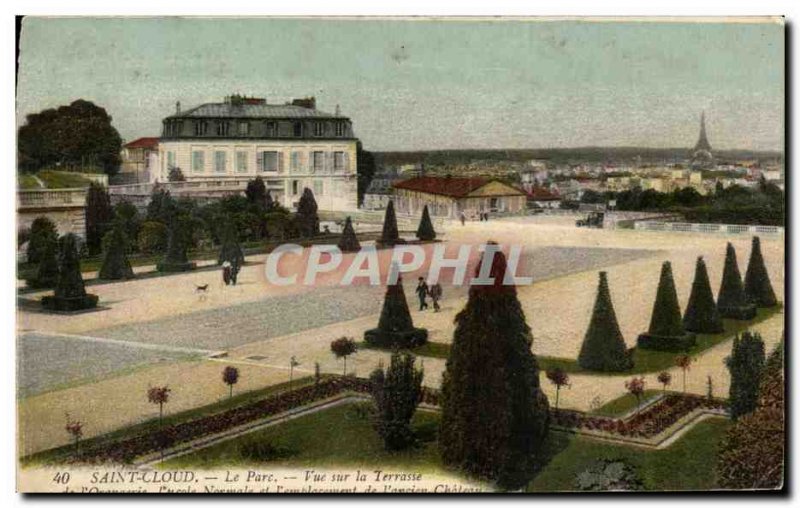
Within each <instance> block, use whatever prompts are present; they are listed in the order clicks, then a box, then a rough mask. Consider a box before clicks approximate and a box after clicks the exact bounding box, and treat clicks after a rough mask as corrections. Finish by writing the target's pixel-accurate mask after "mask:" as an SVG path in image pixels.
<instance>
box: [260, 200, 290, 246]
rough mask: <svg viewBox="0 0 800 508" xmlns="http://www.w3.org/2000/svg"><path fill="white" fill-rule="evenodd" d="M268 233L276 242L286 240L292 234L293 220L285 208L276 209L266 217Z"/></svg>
mask: <svg viewBox="0 0 800 508" xmlns="http://www.w3.org/2000/svg"><path fill="white" fill-rule="evenodd" d="M264 221H265V223H266V229H267V233H268V234H269V237H270V238H273V239H275V240H281V241H283V240H285V239H286V238H287V236H289V235H290V234H291V232H292V218H291V215H290V214H289V211H288V210H286V209H285V208H276V209H275V210H274V211H272V212H268V213H267V214H266V215H265V216H264Z"/></svg>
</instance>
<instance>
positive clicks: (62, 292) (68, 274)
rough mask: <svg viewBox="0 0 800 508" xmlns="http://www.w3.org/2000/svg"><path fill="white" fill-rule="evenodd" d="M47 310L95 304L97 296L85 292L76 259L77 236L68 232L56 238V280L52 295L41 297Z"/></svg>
mask: <svg viewBox="0 0 800 508" xmlns="http://www.w3.org/2000/svg"><path fill="white" fill-rule="evenodd" d="M42 305H43V306H44V307H45V308H46V309H49V310H56V311H77V310H84V309H90V308H93V307H96V306H97V296H96V295H91V294H88V293H86V288H85V287H84V284H83V277H82V276H81V266H80V261H79V259H78V238H77V237H76V236H75V235H74V234H72V233H68V234H66V235H64V236H62V237H61V238H60V239H59V240H58V282H57V283H56V287H55V294H54V295H53V296H45V297H43V298H42Z"/></svg>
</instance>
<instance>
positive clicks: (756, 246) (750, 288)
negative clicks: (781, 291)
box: [744, 236, 778, 307]
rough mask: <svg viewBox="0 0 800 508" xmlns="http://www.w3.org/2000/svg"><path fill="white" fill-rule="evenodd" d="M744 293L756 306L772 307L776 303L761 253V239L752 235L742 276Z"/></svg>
mask: <svg viewBox="0 0 800 508" xmlns="http://www.w3.org/2000/svg"><path fill="white" fill-rule="evenodd" d="M744 294H745V297H746V298H747V301H748V302H749V303H752V304H754V305H755V306H756V307H774V306H776V305H778V299H777V298H775V291H774V290H773V289H772V283H771V282H770V281H769V273H768V272H767V266H766V265H765V264H764V256H762V255H761V239H759V238H758V237H757V236H754V237H753V247H752V249H751V250H750V261H749V262H748V263H747V272H745V276H744Z"/></svg>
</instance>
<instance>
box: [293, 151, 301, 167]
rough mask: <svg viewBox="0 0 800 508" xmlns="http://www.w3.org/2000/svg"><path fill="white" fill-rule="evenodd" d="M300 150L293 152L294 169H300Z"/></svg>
mask: <svg viewBox="0 0 800 508" xmlns="http://www.w3.org/2000/svg"><path fill="white" fill-rule="evenodd" d="M300 164H301V162H300V152H292V171H300Z"/></svg>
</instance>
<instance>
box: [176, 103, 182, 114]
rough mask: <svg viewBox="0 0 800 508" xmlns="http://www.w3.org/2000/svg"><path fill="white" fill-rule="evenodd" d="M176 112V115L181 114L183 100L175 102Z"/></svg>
mask: <svg viewBox="0 0 800 508" xmlns="http://www.w3.org/2000/svg"><path fill="white" fill-rule="evenodd" d="M175 114H176V115H180V114H181V101H178V102H176V103H175Z"/></svg>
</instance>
